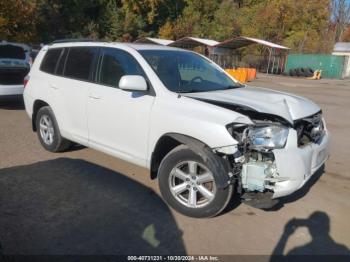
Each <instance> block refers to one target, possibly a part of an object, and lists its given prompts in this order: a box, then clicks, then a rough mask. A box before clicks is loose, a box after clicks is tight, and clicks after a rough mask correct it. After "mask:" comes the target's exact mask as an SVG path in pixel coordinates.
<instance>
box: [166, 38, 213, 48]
mask: <svg viewBox="0 0 350 262" xmlns="http://www.w3.org/2000/svg"><path fill="white" fill-rule="evenodd" d="M217 44H219V42H218V41H215V40H211V39H205V38H197V37H190V36H186V37H183V38H181V39H179V40H176V41H175V42H173V43H171V44H169V46H175V47H183V48H194V47H197V46H209V47H212V46H215V45H217Z"/></svg>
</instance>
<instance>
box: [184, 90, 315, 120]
mask: <svg viewBox="0 0 350 262" xmlns="http://www.w3.org/2000/svg"><path fill="white" fill-rule="evenodd" d="M183 95H184V96H187V97H191V98H197V99H200V100H206V101H213V102H219V103H223V104H229V105H238V106H244V107H248V108H251V109H253V110H255V111H258V112H260V113H267V114H272V115H277V116H280V117H282V118H284V119H286V120H287V121H288V122H290V123H293V122H294V120H297V119H300V118H304V117H307V116H310V115H313V114H315V113H317V112H319V111H320V110H321V109H320V107H319V106H318V105H316V104H315V103H314V102H312V101H310V100H308V99H306V98H303V97H299V96H296V95H292V94H288V93H283V92H279V91H274V90H270V89H265V88H257V87H242V88H236V89H229V90H221V91H210V92H201V93H188V94H183Z"/></svg>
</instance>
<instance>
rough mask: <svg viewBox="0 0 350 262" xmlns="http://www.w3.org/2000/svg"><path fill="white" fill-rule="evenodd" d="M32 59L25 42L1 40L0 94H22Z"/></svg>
mask: <svg viewBox="0 0 350 262" xmlns="http://www.w3.org/2000/svg"><path fill="white" fill-rule="evenodd" d="M31 61H32V59H31V57H30V47H29V46H27V45H25V44H20V43H11V42H7V41H2V42H0V96H21V95H22V94H23V83H24V77H25V76H26V75H27V74H28V72H29V70H30V66H31V63H32V62H31Z"/></svg>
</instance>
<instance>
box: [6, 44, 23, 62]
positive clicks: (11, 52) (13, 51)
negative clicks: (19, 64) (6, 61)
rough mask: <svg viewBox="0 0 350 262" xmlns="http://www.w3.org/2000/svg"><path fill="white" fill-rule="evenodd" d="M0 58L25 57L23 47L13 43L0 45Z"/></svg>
mask: <svg viewBox="0 0 350 262" xmlns="http://www.w3.org/2000/svg"><path fill="white" fill-rule="evenodd" d="M0 58H10V59H25V58H26V54H25V52H24V49H23V48H22V47H19V46H14V45H0Z"/></svg>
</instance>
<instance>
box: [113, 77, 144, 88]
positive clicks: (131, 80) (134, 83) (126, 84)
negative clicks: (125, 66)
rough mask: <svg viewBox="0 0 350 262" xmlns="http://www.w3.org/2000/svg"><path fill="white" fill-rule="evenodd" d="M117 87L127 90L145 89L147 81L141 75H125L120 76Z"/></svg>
mask: <svg viewBox="0 0 350 262" xmlns="http://www.w3.org/2000/svg"><path fill="white" fill-rule="evenodd" d="M119 88H120V89H123V90H129V91H147V83H146V80H145V78H144V77H143V76H138V75H126V76H122V78H120V81H119Z"/></svg>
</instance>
